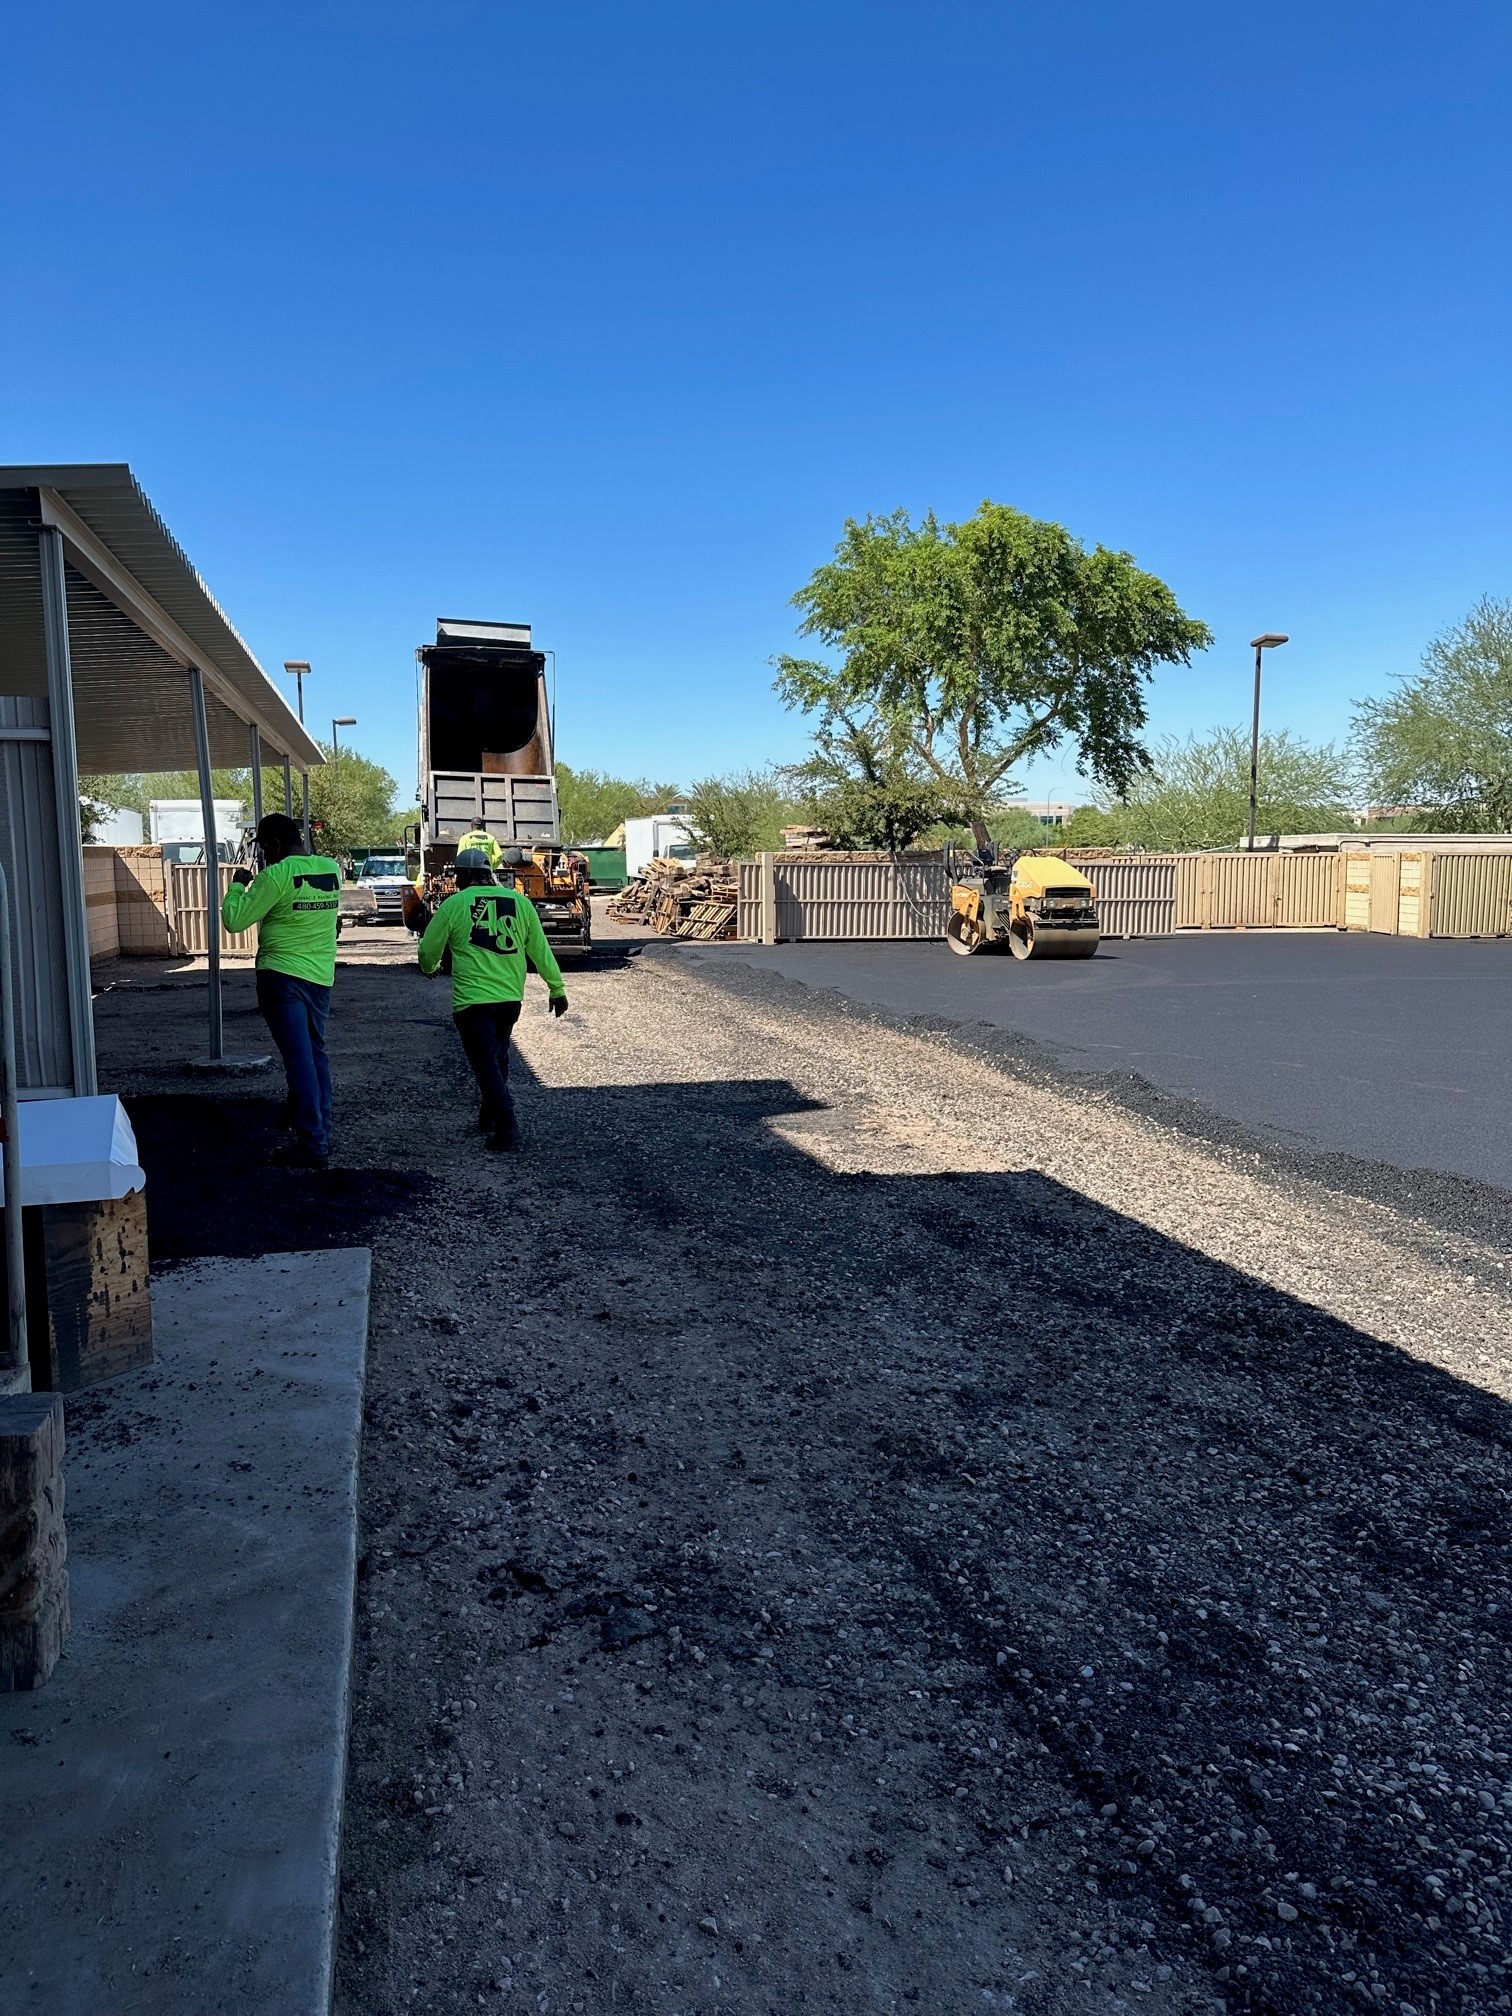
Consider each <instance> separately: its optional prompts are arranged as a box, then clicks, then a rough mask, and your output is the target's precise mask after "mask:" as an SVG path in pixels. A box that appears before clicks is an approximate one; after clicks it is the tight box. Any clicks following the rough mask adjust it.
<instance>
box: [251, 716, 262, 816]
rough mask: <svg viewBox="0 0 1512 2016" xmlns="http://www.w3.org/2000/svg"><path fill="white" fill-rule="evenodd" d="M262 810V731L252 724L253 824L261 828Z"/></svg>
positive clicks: (255, 724)
mask: <svg viewBox="0 0 1512 2016" xmlns="http://www.w3.org/2000/svg"><path fill="white" fill-rule="evenodd" d="M262 820H263V809H262V731H261V730H260V729H259V728H258V725H257V723H256V722H255V721H254V722H253V723H252V824H253V826H254V827H257V826H261V824H262Z"/></svg>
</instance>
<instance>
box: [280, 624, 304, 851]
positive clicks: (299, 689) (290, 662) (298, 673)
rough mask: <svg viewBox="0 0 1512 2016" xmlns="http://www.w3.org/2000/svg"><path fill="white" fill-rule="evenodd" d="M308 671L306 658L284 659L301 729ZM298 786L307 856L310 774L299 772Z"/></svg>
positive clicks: (301, 822)
mask: <svg viewBox="0 0 1512 2016" xmlns="http://www.w3.org/2000/svg"><path fill="white" fill-rule="evenodd" d="M309 669H310V661H309V659H308V658H285V660H284V670H285V672H292V673H293V674H294V688H295V691H296V693H297V694H298V696H299V720H300V726H301V727H303V725H304V682H305V674H306V673H307V672H308V671H309ZM299 785H300V801H301V806H302V813H301V818H300V824H301V825H302V826H303V828H304V847H305V852H306V854H308V853H309V851H310V773H309V771H308V770H301V771H300V773H299Z"/></svg>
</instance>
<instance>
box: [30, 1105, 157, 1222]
mask: <svg viewBox="0 0 1512 2016" xmlns="http://www.w3.org/2000/svg"><path fill="white" fill-rule="evenodd" d="M20 1112H21V1202H22V1203H23V1204H93V1203H97V1202H99V1200H100V1199H101V1198H104V1197H126V1196H129V1195H130V1194H131V1192H132V1191H133V1190H141V1189H144V1188H145V1187H146V1183H147V1175H146V1171H145V1170H144V1169H143V1168H142V1167H141V1165H140V1164H139V1163H138V1161H137V1145H136V1135H135V1134H134V1133H133V1132H132V1131H131V1122H130V1121H129V1120H128V1119H127V1117H126V1109H125V1107H124V1106H123V1105H122V1104H121V1102H120V1100H119V1099H117V1098H116V1097H115V1095H114V1094H113V1093H102V1094H101V1095H100V1096H99V1097H98V1098H95V1099H24V1100H22V1102H21V1108H20ZM4 1197H5V1179H4V1172H3V1170H0V1203H3V1201H4Z"/></svg>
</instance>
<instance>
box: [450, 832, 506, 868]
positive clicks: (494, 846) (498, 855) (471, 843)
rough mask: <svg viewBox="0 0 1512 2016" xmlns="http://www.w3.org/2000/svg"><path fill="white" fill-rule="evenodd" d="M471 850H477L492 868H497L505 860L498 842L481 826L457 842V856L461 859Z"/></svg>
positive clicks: (465, 834)
mask: <svg viewBox="0 0 1512 2016" xmlns="http://www.w3.org/2000/svg"><path fill="white" fill-rule="evenodd" d="M471 849H476V851H477V852H478V853H479V854H481V855H482V856H483V859H484V860H485V861H486V862H487V863H488V865H489V867H490V868H497V867H498V865H499V862H500V861H501V859H502V858H503V850H502V849H501V848H500V846H499V843H498V841H497V840H495V838H494V837H493V835H492V833H488V832H485V831H484V829H483V828H482V827H481V826H474V828H473V829H472V831H471V832H470V833H464V834H463V835H462V838H461V839H460V840H459V841H458V842H457V854H458V857H459V858H460V857H461V856H462V855H463V854H466V853H467V852H468V851H469V850H471Z"/></svg>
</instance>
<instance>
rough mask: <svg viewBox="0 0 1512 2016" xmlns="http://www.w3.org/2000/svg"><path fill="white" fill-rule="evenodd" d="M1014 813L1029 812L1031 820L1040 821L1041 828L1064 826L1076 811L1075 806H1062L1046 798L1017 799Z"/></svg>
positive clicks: (1013, 807)
mask: <svg viewBox="0 0 1512 2016" xmlns="http://www.w3.org/2000/svg"><path fill="white" fill-rule="evenodd" d="M1010 809H1011V810H1012V811H1014V812H1027V813H1028V814H1029V816H1030V818H1031V819H1038V821H1039V823H1040V824H1041V826H1064V825H1065V824H1066V823H1067V821H1068V820H1069V819H1070V817H1071V814H1072V813H1073V812H1074V811H1075V810H1076V807H1075V806H1074V805H1060V804H1056V803H1054V802H1053V801H1052V800H1050V799H1048V798H1046V799H1043V800H1038V799H1023V798H1016V799H1014V801H1013V804H1012V806H1011V808H1010Z"/></svg>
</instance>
